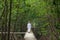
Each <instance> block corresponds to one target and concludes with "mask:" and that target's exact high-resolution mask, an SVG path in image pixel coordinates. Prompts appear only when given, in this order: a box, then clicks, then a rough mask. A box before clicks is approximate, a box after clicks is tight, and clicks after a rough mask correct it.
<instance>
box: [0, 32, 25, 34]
mask: <svg viewBox="0 0 60 40" xmlns="http://www.w3.org/2000/svg"><path fill="white" fill-rule="evenodd" d="M5 33H6V34H8V32H3V34H5ZM0 34H1V32H0ZM10 34H25V32H10Z"/></svg>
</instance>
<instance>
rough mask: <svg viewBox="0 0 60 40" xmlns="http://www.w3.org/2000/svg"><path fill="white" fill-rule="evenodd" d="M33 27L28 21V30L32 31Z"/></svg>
mask: <svg viewBox="0 0 60 40" xmlns="http://www.w3.org/2000/svg"><path fill="white" fill-rule="evenodd" d="M31 27H32V26H31V23H28V24H27V32H30V31H31Z"/></svg>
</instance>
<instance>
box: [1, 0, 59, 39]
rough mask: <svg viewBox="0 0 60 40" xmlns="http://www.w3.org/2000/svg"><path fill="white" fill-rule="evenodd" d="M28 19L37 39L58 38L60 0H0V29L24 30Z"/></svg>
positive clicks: (3, 30)
mask: <svg viewBox="0 0 60 40" xmlns="http://www.w3.org/2000/svg"><path fill="white" fill-rule="evenodd" d="M10 2H11V3H10ZM10 4H11V5H10ZM10 14H11V15H10ZM28 21H31V23H32V27H33V28H32V30H33V32H34V34H35V35H36V37H38V39H40V40H45V39H46V40H60V0H0V31H2V32H6V31H7V32H8V33H9V32H10V31H12V32H14V31H15V32H26V26H27V22H28ZM8 29H9V30H8ZM3 36H6V35H3ZM44 38H45V39H44ZM3 40H4V39H3ZM6 40H7V39H6Z"/></svg>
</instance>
